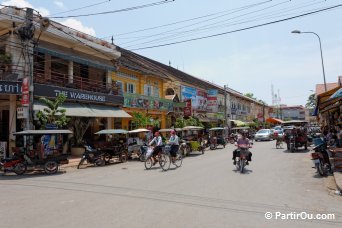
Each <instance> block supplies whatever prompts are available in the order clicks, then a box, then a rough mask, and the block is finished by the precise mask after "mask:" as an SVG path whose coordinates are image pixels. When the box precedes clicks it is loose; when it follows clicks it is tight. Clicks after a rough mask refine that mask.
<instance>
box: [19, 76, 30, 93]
mask: <svg viewBox="0 0 342 228" xmlns="http://www.w3.org/2000/svg"><path fill="white" fill-rule="evenodd" d="M29 87H30V85H29V78H28V77H24V78H23V82H22V92H21V93H22V94H28V93H29Z"/></svg>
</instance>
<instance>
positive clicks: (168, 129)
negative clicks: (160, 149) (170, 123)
mask: <svg viewBox="0 0 342 228" xmlns="http://www.w3.org/2000/svg"><path fill="white" fill-rule="evenodd" d="M171 131H177V132H178V131H182V128H165V129H160V130H159V132H171Z"/></svg>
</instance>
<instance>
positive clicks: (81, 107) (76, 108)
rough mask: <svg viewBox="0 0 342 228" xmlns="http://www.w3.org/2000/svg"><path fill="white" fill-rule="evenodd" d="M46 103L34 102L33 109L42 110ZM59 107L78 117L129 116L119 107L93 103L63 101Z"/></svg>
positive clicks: (68, 114) (69, 114)
mask: <svg viewBox="0 0 342 228" xmlns="http://www.w3.org/2000/svg"><path fill="white" fill-rule="evenodd" d="M44 108H46V105H44V104H43V103H41V102H35V104H34V105H33V110H35V111H39V110H41V111H42V110H44ZM61 108H63V109H66V112H65V114H66V115H67V116H79V117H100V118H101V117H103V118H104V117H115V118H131V117H132V116H130V115H129V114H128V113H127V112H125V111H124V110H121V109H120V108H116V107H110V106H104V105H93V104H83V103H64V104H63V105H61Z"/></svg>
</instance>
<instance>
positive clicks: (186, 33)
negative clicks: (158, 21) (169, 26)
mask: <svg viewBox="0 0 342 228" xmlns="http://www.w3.org/2000/svg"><path fill="white" fill-rule="evenodd" d="M313 2H316V1H315V0H314V1H313ZM322 2H325V1H320V2H318V3H322ZM318 3H317V2H316V3H310V4H307V3H305V4H304V5H303V4H300V5H296V6H293V7H292V8H291V7H287V8H285V9H286V11H284V12H288V11H293V10H297V9H301V8H306V7H309V6H312V5H315V4H318ZM271 7H272V6H271ZM268 8H270V7H268ZM312 10H317V9H310V10H306V11H304V12H299V13H306V12H310V11H312ZM282 11H283V9H280V10H277V11H275V12H269V13H266V14H260V15H256V16H252V17H249V18H245V19H240V20H237V21H233V22H232V23H226V24H222V25H216V26H213V27H209V26H211V25H215V24H218V22H216V23H212V24H209V25H204V26H201V27H197V28H194V29H190V30H185V31H180V32H177V33H174V34H171V35H168V36H164V37H160V38H158V39H154V40H150V41H146V42H143V43H138V44H133V45H131V46H128V47H126V48H130V47H134V46H138V45H142V44H149V43H153V42H154V41H168V40H174V39H178V38H182V37H187V36H190V35H194V34H201V33H204V32H206V31H208V30H213V29H221V28H225V27H230V26H235V25H239V24H245V23H249V22H256V21H259V20H265V19H273V18H279V17H284V16H290V15H293V14H294V13H292V14H282V15H279V12H282ZM254 12H258V11H254ZM254 12H253V13H254ZM277 12H278V13H277ZM284 12H283V13H284ZM245 15H246V14H244V15H238V16H235V17H232V18H229V19H226V20H223V21H221V22H224V21H228V20H231V19H235V18H238V17H241V16H245ZM247 15H248V14H247ZM273 15H276V16H273ZM272 16H273V17H272ZM146 37H147V36H146ZM150 37H151V36H149V38H150ZM126 43H128V42H126ZM126 43H122V44H120V45H123V44H126Z"/></svg>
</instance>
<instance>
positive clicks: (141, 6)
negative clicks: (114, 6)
mask: <svg viewBox="0 0 342 228" xmlns="http://www.w3.org/2000/svg"><path fill="white" fill-rule="evenodd" d="M174 1H175V0H164V1H160V2H154V3H149V4H145V5H140V6H133V7H129V8H124V9H119V10H112V11H105V12H99V13H90V14H80V15H69V16H61V17H50V18H70V17H88V16H96V15H104V14H111V13H120V12H126V11H131V10H137V9H142V8H146V7H152V6H157V5H163V4H167V3H171V2H174Z"/></svg>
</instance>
